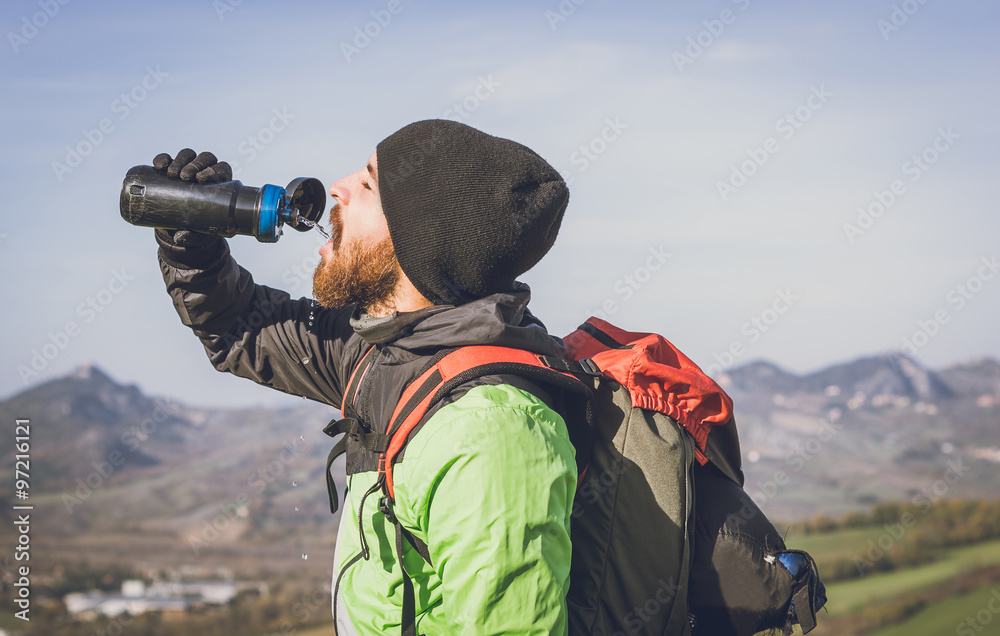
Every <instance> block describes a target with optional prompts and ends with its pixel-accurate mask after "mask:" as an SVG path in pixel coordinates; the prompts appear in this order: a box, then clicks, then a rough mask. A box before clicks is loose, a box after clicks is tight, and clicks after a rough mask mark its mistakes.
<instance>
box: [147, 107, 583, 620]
mask: <svg viewBox="0 0 1000 636" xmlns="http://www.w3.org/2000/svg"><path fill="white" fill-rule="evenodd" d="M154 166H155V167H156V168H157V169H160V170H166V171H167V173H168V175H170V176H177V177H178V178H186V179H189V180H193V179H198V180H200V181H220V180H228V179H230V178H231V177H232V173H231V169H230V168H229V166H228V164H225V163H217V162H216V158H215V157H214V155H211V153H202V154H201V155H197V156H195V153H194V152H193V151H191V150H189V149H185V150H183V151H181V153H179V154H178V156H177V158H176V159H172V158H171V157H170V156H169V155H165V154H164V155H159V156H158V157H157V158H156V159H155V160H154ZM330 195H331V196H332V197H333V200H334V203H335V204H334V206H333V208H332V209H331V211H330V228H331V235H332V238H331V240H330V242H328V243H327V244H325V245H324V246H323V247H322V248H321V249H320V254H321V255H322V261H321V262H320V264H319V265H318V266H317V268H316V273H315V276H314V281H313V287H314V295H315V297H316V300H317V301H318V303H319V306H317V305H316V304H315V303H314V302H313V301H312V300H309V299H304V298H303V299H298V300H293V299H291V298H290V297H289V296H288V294H286V293H284V292H281V291H278V290H274V289H270V288H268V287H265V286H261V285H256V284H254V282H253V279H252V277H251V275H250V273H249V272H247V271H246V270H244V269H242V268H241V267H239V266H238V265H237V264H236V262H235V261H234V260H233V258H232V257H231V255H230V252H229V249H228V246H227V244H226V241H225V239H223V238H220V237H215V236H208V235H204V234H197V233H193V232H186V231H167V230H162V229H161V230H157V231H156V239H157V242H158V243H159V245H160V250H159V258H160V265H161V269H162V271H163V276H164V281H165V282H166V286H167V290H168V292H169V293H170V295H171V296H172V298H173V302H174V306H175V307H176V309H177V312H178V314H179V315H180V317H181V320H182V322H183V323H184V324H185V325H188V326H189V327H191V328H192V329H193V330H194V332H195V334H196V335H197V336H198V337H199V338H200V339H201V340H202V342H203V343H204V345H205V348H206V351H207V352H208V355H209V358H210V359H211V361H212V363H213V365H214V366H215V368H216V369H218V370H220V371H226V372H229V373H233V374H235V375H238V376H242V377H246V378H249V379H251V380H253V381H254V382H257V383H259V384H262V385H265V386H269V387H272V388H275V389H278V390H280V391H285V392H287V393H291V394H294V395H301V396H305V397H307V398H310V399H313V400H316V401H319V402H323V403H325V404H329V405H331V406H333V407H335V408H341V409H342V410H343V415H344V417H345V418H350V419H351V420H352V421H353V422H357V423H360V424H355V428H353V429H352V431H353V434H352V436H351V437H350V439H349V440H348V442H347V446H346V454H347V474H348V495H347V498H346V501H345V502H344V508H345V510H344V514H342V516H341V525H340V529H339V531H338V535H337V550H336V556H335V560H336V563H335V566H334V581H333V589H334V594H333V612H334V616H335V618H336V621H337V633H338V634H340V635H341V636H347V635H349V634H385V633H394V632H398V631H400V630H401V629H402V630H404V633H426V634H445V633H456V634H458V633H461V634H471V633H476V634H527V633H546V634H549V633H553V634H565V633H566V632H567V607H566V593H567V591H568V589H569V573H570V554H571V550H570V517H571V511H572V504H573V497H574V494H575V492H576V486H577V472H578V467H577V464H576V459H575V451H574V447H573V445H572V444H571V442H570V436H569V433H568V431H567V425H566V422H565V421H564V420H563V418H562V416H561V415H560V414H559V413H560V412H565V411H564V408H563V407H564V406H565V405H564V400H567V399H568V397H567V396H564V395H562V393H561V392H560V391H559V390H557V389H555V388H554V387H552V386H549V385H545V386H543V385H541V384H539V383H535V382H532V381H529V380H527V379H525V378H521V377H517V376H514V375H505V374H499V375H492V376H485V377H479V378H475V379H474V380H470V381H469V382H466V383H465V384H463V385H460V386H459V387H458V388H457V389H455V390H454V391H452V392H451V393H450V394H449V395H448V396H447V397H446V398H445V399H443V400H441V401H440V402H439V403H437V404H435V405H434V406H433V407H432V409H431V410H430V411H429V412H428V414H427V416H425V417H424V419H423V420H422V421H421V423H420V424H419V425H418V426H417V428H415V429H414V430H413V432H412V433H411V434H410V437H409V441H408V443H407V445H406V447H405V450H404V452H403V453H402V455H401V457H400V458H397V459H398V463H397V464H395V466H394V469H393V475H394V482H395V493H394V494H395V496H394V502H393V504H394V505H393V510H392V514H393V515H394V519H393V520H392V522H390V520H388V519H387V516H386V514H383V513H384V511H380V509H379V502H380V499H379V497H378V494H376V495H375V496H371V497H368V496H366V495H368V494H372V493H377V490H378V485H379V484H378V480H377V475H378V468H379V467H378V459H379V454H378V452H376V450H377V444H375V446H373V445H372V444H367V445H366V444H363V443H361V442H362V441H364V440H372V439H375V440H377V439H379V435H382V436H384V435H385V433H386V428H387V425H388V420H389V419H390V417H391V415H392V413H393V410H394V409H395V407H396V406H397V403H398V402H399V400H400V396H401V395H402V393H403V391H404V389H405V388H406V386H407V385H408V384H409V383H410V382H411V381H412V380H413V379H414V378H416V377H417V376H418V375H419V374H420V372H421V371H422V370H423V369H424V368H426V367H427V366H428V361H429V360H431V359H432V358H433V356H434V355H435V354H437V353H439V352H442V351H445V350H450V349H453V348H456V347H461V346H465V345H483V344H486V345H499V346H505V347H514V348H518V349H524V350H527V351H531V352H533V353H537V354H540V355H546V356H555V357H565V348H564V346H563V343H562V342H561V341H560V340H559V339H558V338H554V337H552V336H550V335H549V334H548V332H547V331H546V329H545V327H544V326H543V325H542V323H541V322H540V321H539V320H537V319H536V318H535V317H534V316H533V315H532V314H531V313H530V312H529V311H528V308H527V305H528V300H529V296H530V292H529V289H528V288H527V286H526V285H524V284H523V283H520V282H518V281H517V280H516V279H517V277H519V276H521V275H522V274H523V273H524V272H525V271H527V270H528V269H530V268H531V267H533V266H534V265H535V264H536V263H537V262H538V261H539V260H540V259H541V258H542V257H543V256H544V255H545V253H546V252H547V251H548V250H549V249H550V248H551V246H552V244H553V242H554V240H555V238H556V234H557V232H558V230H559V226H560V222H561V220H562V216H563V212H564V210H565V209H566V204H567V202H568V199H569V193H568V190H567V188H566V184H565V182H564V181H563V179H562V178H561V177H560V176H559V173H558V172H557V171H556V170H555V169H553V168H552V166H550V165H549V164H548V163H547V162H545V160H543V159H542V158H541V157H540V156H538V155H537V154H536V153H535V152H533V151H531V150H530V149H528V148H527V147H525V146H522V145H521V144H518V143H516V142H513V141H510V140H507V139H501V138H498V137H494V136H491V135H488V134H486V133H483V132H481V131H479V130H476V129H474V128H471V127H469V126H466V125H463V124H459V123H456V122H452V121H445V120H428V121H420V122H416V123H413V124H410V125H408V126H406V127H404V128H402V129H401V130H399V131H397V132H395V133H393V134H392V135H390V136H389V137H387V138H386V139H384V140H383V141H382V142H381V143H379V144H378V145H377V147H376V151H375V152H374V153H373V154H372V155H371V157H370V158H369V159H368V160H367V162H366V163H365V165H364V167H362V168H361V169H360V170H358V171H357V172H355V173H353V174H350V175H347V176H345V177H343V178H341V179H340V180H338V181H337V182H336V183H334V184H333V185H332V186H331V187H330ZM363 361H364V363H365V366H364V370H363V372H362V373H360V374H358V378H357V379H358V381H357V382H352V377H354V376H353V375H352V374H354V372H355V370H356V369H357V368H358V367H359V364H361V363H362V362H363ZM349 385H351V386H350V387H349ZM345 395H348V396H349V399H348V400H347V401H346V402H345ZM396 522H398V525H397V527H401V528H402V530H403V532H404V534H405V540H404V541H402V543H400V542H399V541H398V539H397V538H396V536H394V523H396ZM414 621H415V624H413V623H414Z"/></svg>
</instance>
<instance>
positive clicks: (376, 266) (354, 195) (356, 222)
mask: <svg viewBox="0 0 1000 636" xmlns="http://www.w3.org/2000/svg"><path fill="white" fill-rule="evenodd" d="M330 196H331V197H333V200H334V206H333V208H332V209H331V210H330V237H331V238H330V241H329V242H327V243H326V244H325V245H323V247H321V248H320V249H319V253H320V257H321V260H320V263H319V265H317V266H316V272H315V274H314V275H313V294H314V295H315V296H316V300H318V301H319V303H320V304H321V305H323V306H324V307H343V306H344V305H350V304H356V305H358V306H359V307H361V308H362V309H364V310H365V311H366V312H368V313H369V314H372V315H382V314H387V313H390V312H391V311H392V310H393V307H392V299H393V296H394V294H395V291H396V287H397V285H398V283H399V279H400V269H399V263H398V262H397V261H396V253H395V251H394V250H393V248H392V240H391V239H390V238H389V226H388V224H387V223H386V220H385V214H384V213H383V212H382V200H381V198H380V196H379V192H378V163H377V158H376V156H375V153H372V156H371V157H370V158H369V159H368V164H367V165H366V166H365V167H364V168H362V169H361V170H358V171H357V172H355V173H353V174H349V175H347V176H346V177H344V178H342V179H340V180H339V181H337V182H336V183H334V184H333V185H332V186H330Z"/></svg>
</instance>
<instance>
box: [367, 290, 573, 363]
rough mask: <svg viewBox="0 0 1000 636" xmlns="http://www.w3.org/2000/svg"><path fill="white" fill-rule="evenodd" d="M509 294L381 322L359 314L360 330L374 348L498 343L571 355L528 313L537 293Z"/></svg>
mask: <svg viewBox="0 0 1000 636" xmlns="http://www.w3.org/2000/svg"><path fill="white" fill-rule="evenodd" d="M515 285H516V286H515V289H514V291H512V292H509V293H502V294H492V295H490V296H486V297H484V298H479V299H477V300H474V301H472V302H468V303H465V304H462V305H435V306H433V307H427V308H425V309H420V310H418V311H412V312H403V313H398V312H397V313H393V314H392V315H390V316H386V317H384V318H375V317H372V316H369V315H368V314H365V313H362V312H359V311H356V312H355V314H354V316H353V317H352V318H351V326H352V327H353V328H354V331H355V332H356V333H357V334H358V335H359V336H361V337H362V338H363V339H364V340H365V341H366V342H369V343H371V344H376V345H380V344H389V343H391V344H392V345H393V346H396V347H399V348H401V349H406V350H409V351H414V352H418V353H419V352H420V350H434V349H441V348H444V347H460V346H465V345H483V344H486V345H497V346H504V347H513V348H517V349H525V350H528V351H532V352H534V353H539V354H543V355H555V356H558V357H565V355H566V348H565V346H564V345H563V343H562V340H560V339H559V338H555V337H553V336H550V335H549V333H548V331H547V330H546V329H545V325H543V324H542V322H541V321H540V320H538V319H537V318H535V316H534V315H533V314H532V313H531V312H530V311H529V310H528V301H529V300H530V299H531V289H530V288H529V287H528V286H527V285H525V284H524V283H516V284H515Z"/></svg>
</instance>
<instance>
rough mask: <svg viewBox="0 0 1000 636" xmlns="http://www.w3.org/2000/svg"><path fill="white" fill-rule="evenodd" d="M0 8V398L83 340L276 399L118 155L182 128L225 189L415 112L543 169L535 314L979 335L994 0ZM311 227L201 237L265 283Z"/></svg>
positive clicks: (996, 217)
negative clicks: (168, 267)
mask: <svg viewBox="0 0 1000 636" xmlns="http://www.w3.org/2000/svg"><path fill="white" fill-rule="evenodd" d="M0 27H2V32H3V34H4V36H5V37H4V39H5V43H4V44H3V45H2V48H3V49H4V50H3V52H2V54H0V86H2V95H3V98H2V100H0V109H2V112H3V117H2V119H0V121H2V122H3V123H2V125H3V135H2V138H3V152H2V153H0V187H2V188H3V191H4V192H5V198H6V205H4V206H3V207H2V209H0V215H2V219H3V224H2V226H0V271H2V272H3V277H2V281H3V282H2V285H3V290H4V292H5V293H4V295H3V298H4V301H5V302H3V303H2V307H0V319H2V324H3V327H4V331H5V335H4V337H3V339H2V340H0V397H7V396H10V395H13V394H16V393H18V392H20V391H23V390H24V389H25V388H27V387H30V386H33V385H35V384H37V383H41V382H45V381H47V380H51V379H53V378H56V377H59V376H62V375H64V374H67V373H69V372H71V371H73V370H74V369H76V368H78V367H79V366H81V365H84V364H94V365H96V366H98V367H100V368H101V369H103V370H104V371H105V372H107V373H108V374H109V375H111V377H112V378H114V379H115V380H117V381H119V382H121V383H125V384H131V383H134V384H137V385H138V386H139V387H140V388H141V389H142V390H143V391H145V392H147V393H150V394H153V395H160V396H167V397H171V398H173V399H177V400H180V401H183V402H186V403H189V404H195V405H204V406H256V405H266V406H281V405H291V404H294V402H293V400H294V398H291V397H289V396H285V395H283V394H280V393H277V392H275V391H269V390H267V389H264V388H261V387H258V386H256V385H254V384H253V383H251V382H249V381H247V380H242V379H238V378H233V377H230V376H228V375H226V374H220V373H218V372H217V371H215V370H214V369H213V368H212V367H211V365H210V364H209V362H208V360H207V358H206V356H205V354H204V351H203V349H202V347H201V344H200V343H199V342H198V340H197V339H196V338H195V337H194V336H193V335H192V334H191V333H190V331H189V330H188V329H187V328H186V327H184V326H183V325H181V323H180V321H179V319H178V318H177V316H176V314H175V312H174V310H173V307H172V304H171V301H170V299H169V297H168V296H167V294H166V293H165V290H164V287H163V282H162V278H161V276H160V273H159V269H158V266H157V260H156V254H155V250H156V244H155V242H154V240H153V231H152V230H151V229H149V228H139V227H135V226H131V225H129V224H128V223H126V222H125V221H123V220H122V218H121V216H120V214H119V211H118V195H119V192H120V189H121V181H122V179H123V178H124V176H125V173H126V172H127V171H128V169H129V168H131V167H132V166H134V165H139V164H149V163H151V162H152V158H153V157H154V156H155V155H156V154H158V153H160V152H169V153H171V154H174V153H176V151H177V150H179V149H181V148H184V147H191V148H194V149H195V150H198V151H202V150H210V151H212V152H214V153H215V154H216V155H218V156H219V157H220V158H221V159H224V160H228V161H229V162H230V163H232V164H233V165H234V167H235V176H236V178H237V179H239V180H241V181H242V182H243V183H244V184H246V185H253V186H262V185H264V184H266V183H271V184H277V185H281V186H284V185H285V184H287V183H288V182H289V181H290V180H292V179H293V178H296V177H301V176H305V177H316V178H319V179H320V180H321V181H323V183H324V184H326V185H327V186H329V184H330V183H332V182H333V181H335V180H336V179H338V178H339V177H341V176H343V175H345V174H348V173H351V172H354V171H356V170H358V169H359V168H361V167H362V166H363V165H364V163H365V161H366V160H367V158H368V156H369V155H370V154H371V152H372V151H373V150H374V148H375V146H376V145H377V143H378V142H379V141H380V140H381V139H383V138H385V137H386V136H388V135H389V134H391V133H392V132H394V131H395V130H397V129H399V128H401V127H402V126H404V125H406V124H408V123H410V122H412V121H417V120H421V119H428V118H448V119H455V120H457V121H461V122H463V123H466V124H469V125H471V126H475V127H477V128H479V129H481V130H484V131H486V132H489V133H491V134H494V135H498V136H501V137H507V138H510V139H514V140H516V141H519V142H521V143H523V144H525V145H527V146H529V147H531V148H532V149H534V150H535V151H537V152H538V153H539V154H540V155H541V156H542V157H545V158H546V159H547V160H548V161H549V162H550V163H551V164H552V165H553V166H555V167H556V168H557V169H558V170H559V171H560V172H561V173H562V174H563V176H564V178H565V179H566V180H567V182H568V183H569V188H570V193H571V197H570V203H569V206H568V208H567V211H566V215H565V218H564V221H563V224H562V228H561V230H560V235H559V238H558V240H557V241H556V244H555V246H554V248H553V249H552V250H551V252H550V253H549V254H548V255H547V257H546V258H545V259H543V260H542V261H541V263H539V265H537V266H536V267H535V268H533V269H532V270H531V271H529V272H528V273H527V274H525V275H524V276H523V278H522V279H523V280H524V281H525V282H527V283H528V284H529V285H531V288H532V302H531V307H532V310H533V312H534V313H535V314H536V315H538V316H539V317H540V318H541V319H542V320H543V321H544V322H545V323H546V324H547V325H548V327H549V329H550V331H551V332H553V333H555V334H558V335H562V334H565V333H568V332H569V331H571V330H572V329H573V328H574V327H575V326H576V325H578V324H579V323H581V322H583V321H584V320H585V319H586V318H587V317H588V316H590V315H598V316H599V317H604V318H605V319H607V320H609V321H611V322H613V323H615V324H617V325H619V326H621V327H623V328H626V329H629V330H632V331H654V332H658V333H662V334H663V335H664V336H666V337H667V338H668V339H669V340H671V341H672V342H673V343H674V344H675V345H677V346H678V347H679V348H680V349H681V350H683V351H685V352H686V353H687V354H688V356H689V357H691V358H692V359H693V360H694V361H695V362H696V363H698V364H699V365H701V366H702V367H703V368H706V369H708V370H709V371H710V372H711V373H712V374H714V375H718V374H720V373H722V372H724V371H725V370H727V369H730V368H733V367H735V366H738V365H741V364H745V363H747V362H750V361H753V360H758V359H766V360H770V361H772V362H774V363H776V364H778V365H779V366H781V367H783V368H785V369H787V370H789V371H792V372H795V373H807V372H812V371H816V370H818V369H821V368H824V367H826V366H829V365H832V364H837V363H841V362H846V361H849V360H852V359H855V358H858V357H862V356H873V355H882V354H885V353H887V352H892V351H903V352H905V353H907V354H908V355H910V356H911V357H913V358H914V359H916V360H917V361H918V362H919V363H921V364H923V365H924V366H926V367H928V368H932V369H937V368H942V367H946V366H949V365H952V364H957V363H962V362H967V361H971V360H975V359H978V358H982V357H985V356H989V357H994V358H997V357H1000V330H998V329H997V327H996V324H997V317H998V316H1000V262H998V260H997V259H998V258H1000V249H998V247H1000V245H998V243H1000V214H997V212H998V210H997V195H996V186H997V184H998V179H997V176H996V175H997V173H998V172H1000V153H998V147H1000V123H998V120H997V117H996V113H997V112H998V111H1000V87H998V82H997V78H998V77H1000V38H998V27H1000V6H998V5H997V4H996V3H994V2H989V1H985V0H984V1H972V0H955V1H951V2H943V1H942V0H923V1H921V0H905V1H900V0H866V1H863V2H862V1H860V0H857V1H850V0H848V1H845V2H838V3H830V2H793V1H791V0H784V1H780V0H779V1H774V2H762V1H759V0H716V1H713V2H693V1H689V2H670V3H664V2H611V1H610V0H561V2H560V1H558V0H547V1H539V2H527V1H512V2H504V3H499V2H496V3H469V2H466V3H460V2H451V1H449V2H435V1H433V0H375V1H370V2H351V3H346V2H318V1H317V2H311V1H305V0H301V1H291V2H282V3H280V4H279V3H277V2H263V1H259V0H196V1H195V0H178V1H175V2H170V3H153V2H127V3H126V2H112V1H105V2H101V1H92V2H81V1H72V0H33V1H28V0H11V1H8V2H4V3H3V5H2V8H0ZM321 243H322V239H321V238H320V237H319V236H318V235H316V234H314V233H307V234H299V233H295V232H291V233H286V235H285V236H284V237H282V239H281V240H280V241H279V242H278V243H276V244H265V243H259V242H257V241H256V240H255V239H254V238H252V237H247V236H238V237H235V238H233V239H231V240H230V245H231V248H232V251H233V254H234V256H235V257H236V259H237V261H238V262H239V263H240V264H241V265H243V266H244V267H246V268H247V269H248V270H249V271H250V272H251V273H253V275H254V278H255V280H256V281H257V282H258V283H262V284H267V285H271V286H275V287H280V288H282V289H285V290H287V291H288V292H290V293H291V294H292V295H293V296H294V297H299V296H309V295H311V286H310V281H311V271H312V269H313V267H314V266H315V263H316V262H317V259H318V256H317V254H316V251H317V249H318V248H319V246H320V244H321Z"/></svg>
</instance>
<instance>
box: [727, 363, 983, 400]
mask: <svg viewBox="0 0 1000 636" xmlns="http://www.w3.org/2000/svg"><path fill="white" fill-rule="evenodd" d="M994 364H995V363H994ZM727 376H728V378H727V379H726V381H727V382H729V383H731V386H733V387H734V388H735V389H737V390H740V391H747V392H749V391H758V390H764V391H770V392H772V393H781V392H784V393H824V392H829V393H835V394H838V395H839V394H845V395H858V394H861V395H865V396H869V397H871V396H876V395H883V396H889V397H895V398H909V399H911V400H942V399H948V398H951V397H954V396H955V394H956V393H955V391H954V390H953V389H952V388H951V387H950V386H949V385H948V384H947V383H946V382H945V381H943V380H942V379H941V377H939V376H938V374H936V373H933V372H931V371H928V370H926V369H924V368H923V367H921V366H920V364H919V363H917V362H915V361H914V360H913V359H911V358H908V357H907V356H904V355H899V354H890V355H885V356H877V357H867V358H860V359H858V360H854V361H853V362H847V363H843V364H837V365H834V366H831V367H828V368H826V369H822V370H820V371H816V372H814V373H810V374H808V375H805V376H796V375H794V374H791V373H788V372H787V371H784V370H782V369H781V368H779V367H777V366H776V365H773V364H771V363H768V362H751V363H750V364H747V365H745V366H743V367H739V368H737V369H734V370H733V371H731V372H729V373H728V374H727Z"/></svg>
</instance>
